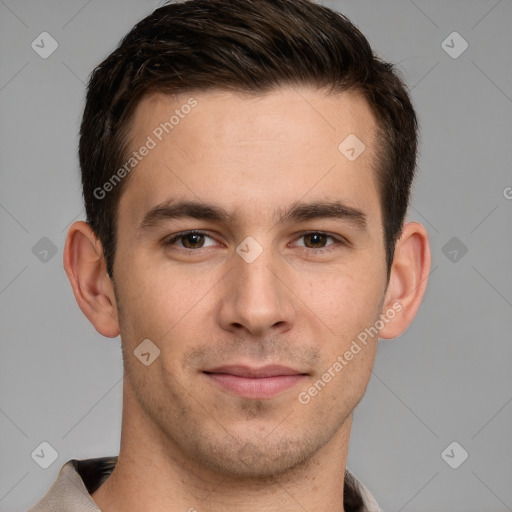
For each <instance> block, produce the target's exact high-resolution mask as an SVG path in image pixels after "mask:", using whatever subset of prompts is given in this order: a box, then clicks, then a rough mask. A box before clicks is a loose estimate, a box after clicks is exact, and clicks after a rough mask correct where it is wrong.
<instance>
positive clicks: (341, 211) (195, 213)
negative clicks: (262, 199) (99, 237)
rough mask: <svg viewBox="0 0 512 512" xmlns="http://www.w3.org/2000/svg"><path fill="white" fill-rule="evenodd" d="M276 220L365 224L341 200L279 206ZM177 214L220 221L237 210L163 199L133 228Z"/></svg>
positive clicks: (361, 215)
mask: <svg viewBox="0 0 512 512" xmlns="http://www.w3.org/2000/svg"><path fill="white" fill-rule="evenodd" d="M276 217H277V222H276V224H278V225H279V224H285V223H290V222H305V221H309V220H315V219H340V220H344V221H346V222H348V223H350V224H352V225H353V226H354V227H356V228H357V229H359V230H361V231H365V230H366V227H367V222H366V214H365V213H363V212H362V211H361V210H359V209H357V208H354V207H351V206H348V205H346V204H343V203H342V202H341V201H333V202H327V201H319V202H313V203H300V202H297V203H294V204H293V205H292V206H291V207H290V208H289V209H288V210H286V211H283V210H282V209H279V210H278V211H277V212H276ZM181 218H193V219H199V220H210V221H216V222H219V223H224V224H232V223H235V222H236V221H237V218H238V216H237V214H236V213H231V212H228V211H227V210H225V209H224V208H222V207H221V206H218V205H214V204H210V203H205V202H199V201H177V200H172V199H170V200H167V201H165V202H163V203H160V204H158V205H156V206H155V207H153V208H151V210H149V211H148V212H147V213H146V214H145V215H144V218H143V219H142V222H141V223H140V225H139V227H138V228H137V232H138V233H139V234H140V233H141V232H142V231H145V230H147V229H150V228H153V227H156V226H157V225H158V224H160V223H162V222H164V221H166V220H170V219H181Z"/></svg>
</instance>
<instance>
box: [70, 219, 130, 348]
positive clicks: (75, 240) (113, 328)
mask: <svg viewBox="0 0 512 512" xmlns="http://www.w3.org/2000/svg"><path fill="white" fill-rule="evenodd" d="M63 263H64V269H65V270H66V274H67V276H68V279H69V282H70V283H71V288H72V289H73V293H74V294H75V299H76V301H77V303H78V305H79V306H80V309H81V310H82V312H83V314H84V315H85V316H86V317H87V318H88V319H89V321H90V322H91V323H92V325H94V327H95V329H96V330H97V331H98V332H99V333H100V334H103V336H107V337H109V338H115V337H116V336H118V335H119V332H120V331H119V321H118V314H117V304H116V301H115V295H114V287H113V284H112V281H111V280H110V277H109V276H108V274H107V272H106V264H105V259H104V256H103V248H102V246H101V242H100V241H99V240H98V239H97V238H96V235H95V234H94V232H93V231H92V229H91V227H90V226H89V224H87V223H86V222H83V221H78V222H74V223H73V224H72V225H71V227H70V228H69V230H68V235H67V238H66V245H65V247H64V260H63Z"/></svg>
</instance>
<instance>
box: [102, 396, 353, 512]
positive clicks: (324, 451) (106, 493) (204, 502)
mask: <svg viewBox="0 0 512 512" xmlns="http://www.w3.org/2000/svg"><path fill="white" fill-rule="evenodd" d="M132 398H133V397H132ZM125 401H126V393H125ZM123 410H124V411H126V408H124V409H123ZM130 410H133V409H130ZM351 424H352V415H350V416H349V417H348V418H347V419H346V421H345V422H344V423H343V425H342V426H341V427H340V429H339V430H338V431H337V432H336V434H335V435H334V436H333V437H332V438H331V440H330V441H329V442H328V443H327V444H326V445H324V446H323V447H322V448H320V449H319V450H318V451H317V452H316V453H315V454H314V455H313V456H312V457H311V458H310V459H308V460H307V461H305V462H304V463H303V464H301V465H299V466H296V467H294V468H291V469H289V470H288V471H286V472H284V473H281V474H279V475H274V476H272V477H267V478H261V479H258V478H245V477H239V476H236V475H227V474H219V473H218V472H215V471H213V470H212V469H210V468H208V467H205V466H204V465H202V464H200V463H197V462H195V461H193V460H191V459H190V457H188V458H187V457H186V455H185V454H183V453H181V452H180V450H179V449H178V448H177V447H176V445H175V444H174V443H172V441H169V439H163V436H162V434H161V433H160V432H158V431H157V429H156V427H155V426H154V425H153V424H152V423H151V422H150V421H149V420H148V418H147V417H145V416H144V415H143V414H131V415H128V414H123V424H122V433H121V447H120V453H119V457H118V462H117V464H116V467H115V468H114V470H113V472H112V474H111V475H110V476H109V478H108V479H107V480H106V481H105V483H104V484H103V485H102V486H101V487H100V488H99V489H98V490H97V491H96V492H94V493H93V494H92V498H93V500H94V501H95V502H96V504H97V505H98V507H99V508H100V509H101V510H102V512H130V511H135V510H144V511H145V512H164V511H165V512H173V511H188V512H194V511H196V512H198V511H199V512H203V511H205V512H206V511H208V512H217V511H222V512H232V511H235V510H236V511H237V512H245V511H254V510H265V511H267V512H274V511H278V510H279V512H299V511H300V512H303V511H304V510H307V511H308V512H343V511H344V508H343V489H344V475H345V469H346V461H347V455H348V443H349V438H350V429H351Z"/></svg>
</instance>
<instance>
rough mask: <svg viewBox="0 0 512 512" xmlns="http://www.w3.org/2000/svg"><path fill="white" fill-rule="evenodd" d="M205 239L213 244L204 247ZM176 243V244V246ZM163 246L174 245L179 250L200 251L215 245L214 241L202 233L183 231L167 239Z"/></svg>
mask: <svg viewBox="0 0 512 512" xmlns="http://www.w3.org/2000/svg"><path fill="white" fill-rule="evenodd" d="M206 239H210V240H211V241H212V242H213V243H211V244H208V245H206V244H205V241H206ZM176 242H178V243H177V244H176ZM165 245H176V246H177V247H179V248H181V249H191V250H193V249H202V248H204V247H211V246H213V245H215V240H213V238H212V237H211V236H208V235H207V234H206V233H203V232H202V231H184V232H182V233H178V234H176V235H173V236H172V237H171V238H169V239H168V240H167V241H166V242H165Z"/></svg>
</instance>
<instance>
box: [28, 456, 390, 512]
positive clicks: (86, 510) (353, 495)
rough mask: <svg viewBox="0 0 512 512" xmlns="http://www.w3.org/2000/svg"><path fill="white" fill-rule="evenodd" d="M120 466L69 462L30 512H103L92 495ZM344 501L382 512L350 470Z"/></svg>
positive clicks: (352, 509) (357, 510) (353, 509)
mask: <svg viewBox="0 0 512 512" xmlns="http://www.w3.org/2000/svg"><path fill="white" fill-rule="evenodd" d="M116 463H117V457H101V458H96V459H83V460H77V459H72V460H70V461H68V462H66V464H64V466H62V468H61V470H60V472H59V475H58V477H57V480H55V482H54V484H53V485H52V486H51V487H50V489H49V490H48V492H47V493H46V494H45V495H44V496H43V497H42V498H41V499H40V500H39V501H38V502H37V503H36V504H35V505H34V506H33V507H32V508H31V509H30V510H29V511H28V512H101V510H100V509H99V508H98V506H97V505H96V503H95V502H94V501H93V499H92V498H91V494H92V493H94V492H95V491H96V490H97V489H98V488H99V487H100V486H101V484H103V482H104V481H105V480H106V479H107V478H108V476H109V475H110V473H111V472H112V470H113V469H114V467H115V465H116ZM343 501H344V508H345V511H346V512H382V511H381V509H380V508H379V506H378V505H377V502H376V501H375V499H374V498H373V496H372V495H371V494H370V492H369V491H368V489H367V488H366V487H365V486H364V485H363V484H362V483H361V482H360V481H359V480H358V479H357V478H356V477H355V476H354V475H353V474H352V473H351V472H350V470H349V469H348V468H347V469H346V471H345V487H344V496H343Z"/></svg>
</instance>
